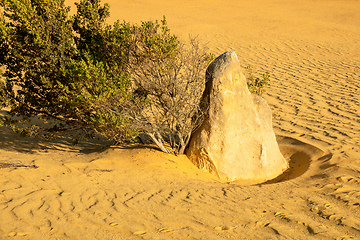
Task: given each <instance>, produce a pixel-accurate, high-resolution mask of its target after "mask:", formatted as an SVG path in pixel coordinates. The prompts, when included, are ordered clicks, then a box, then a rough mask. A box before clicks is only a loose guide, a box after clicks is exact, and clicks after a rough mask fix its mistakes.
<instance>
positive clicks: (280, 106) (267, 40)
mask: <svg viewBox="0 0 360 240" xmlns="http://www.w3.org/2000/svg"><path fill="white" fill-rule="evenodd" d="M108 2H109V3H110V6H111V13H112V15H111V19H110V21H109V22H113V21H115V20H116V19H125V20H127V21H131V22H136V23H139V22H140V21H141V20H149V19H152V20H155V19H161V18H162V16H163V15H166V17H167V20H168V23H169V26H170V28H171V29H172V31H173V32H174V33H175V34H177V35H179V36H180V37H181V38H183V39H186V38H187V37H188V35H189V34H191V35H199V38H200V39H201V41H202V42H203V43H207V45H208V47H209V48H210V50H211V51H212V52H213V53H214V54H215V55H219V54H221V53H223V52H225V51H227V50H234V51H236V53H237V55H238V56H239V60H240V62H241V64H242V65H243V66H244V67H245V66H246V65H248V64H251V65H252V67H253V69H254V72H259V73H263V72H264V71H269V72H270V74H271V76H272V78H271V82H270V86H269V87H268V89H267V92H266V93H265V94H264V97H265V99H266V100H267V101H268V103H269V105H270V106H271V109H272V111H273V124H274V128H275V131H276V133H277V135H278V142H279V144H280V148H281V151H282V153H283V154H284V156H285V157H286V158H287V159H288V160H289V161H290V166H291V168H290V169H289V171H287V172H286V173H285V174H284V175H282V176H280V177H279V178H278V179H274V180H272V181H269V182H268V183H265V184H260V185H255V186H254V185H246V184H244V183H237V182H234V183H231V184H229V183H226V182H220V181H219V180H217V179H216V178H215V177H214V176H212V175H210V174H208V173H203V172H201V171H199V170H198V169H196V168H195V167H194V166H193V165H192V164H191V163H189V161H188V160H187V158H186V157H185V156H180V157H175V156H172V155H167V154H164V153H162V152H160V151H158V150H156V149H154V148H153V147H152V146H136V145H134V146H122V147H104V146H106V144H107V143H106V142H99V141H98V142H88V143H83V144H81V145H79V146H72V145H71V144H69V143H68V142H67V141H66V139H65V140H61V139H60V140H58V141H54V142H44V141H41V140H39V139H31V138H21V137H19V136H18V135H16V134H14V133H12V132H11V131H10V130H8V129H5V128H1V129H0V167H1V168H0V239H359V238H360V218H359V216H360V208H359V206H360V157H359V155H360V147H359V145H360V137H359V136H360V135H359V133H360V97H359V95H360V90H359V88H360V75H359V73H360V55H359V53H360V25H359V23H360V4H359V1H356V0H345V1H336V0H319V1H310V0H309V1H308V0H300V1H287V2H286V1H279V0H276V1H270V0H266V1H259V0H252V1H234V2H231V3H224V2H220V1H214V0H210V1H204V0H200V1H189V0H182V1H161V0H147V1H145V0H143V1H140V0H139V1H124V0H117V1H114V0H111V1H108ZM67 3H68V4H72V1H67ZM23 163H27V164H23ZM8 164H12V165H14V164H19V165H18V167H16V168H15V167H11V166H9V165H8ZM22 164H23V167H21V165H22ZM35 166H36V167H35Z"/></svg>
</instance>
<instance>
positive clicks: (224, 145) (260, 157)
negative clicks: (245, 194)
mask: <svg viewBox="0 0 360 240" xmlns="http://www.w3.org/2000/svg"><path fill="white" fill-rule="evenodd" d="M206 78H207V84H206V88H205V91H204V94H203V98H202V109H203V111H205V112H206V113H207V114H206V116H205V120H204V122H203V123H202V125H201V126H200V127H199V128H198V129H197V130H196V131H195V132H194V134H193V136H192V139H191V140H190V144H189V148H188V150H187V153H186V154H187V156H188V157H189V159H190V160H191V161H192V162H193V163H194V164H195V165H196V166H198V167H199V168H200V169H203V170H206V171H209V172H213V173H215V174H217V175H218V176H219V177H220V178H222V179H226V180H229V181H233V180H245V181H251V182H254V183H260V182H265V181H267V180H269V179H273V178H275V177H277V176H278V175H280V174H281V173H283V171H285V170H286V169H287V168H288V163H287V161H286V160H285V159H284V157H283V156H282V154H281V152H280V150H279V147H278V144H277V142H276V137H275V133H274V131H273V128H272V119H271V118H272V116H271V110H270V108H269V106H268V104H267V103H266V101H265V100H264V99H263V98H261V97H259V96H256V95H252V94H251V93H250V92H249V90H248V88H247V84H246V78H245V76H244V75H243V74H242V72H241V69H240V63H239V60H238V58H237V55H236V53H235V52H226V53H224V54H222V55H221V56H219V57H218V58H217V59H215V61H214V62H213V63H212V64H211V65H210V66H209V68H208V69H207V76H206Z"/></svg>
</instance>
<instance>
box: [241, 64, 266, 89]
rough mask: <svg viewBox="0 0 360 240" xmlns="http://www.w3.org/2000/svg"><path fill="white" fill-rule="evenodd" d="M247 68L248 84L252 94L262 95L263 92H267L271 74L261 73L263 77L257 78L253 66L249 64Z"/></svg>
mask: <svg viewBox="0 0 360 240" xmlns="http://www.w3.org/2000/svg"><path fill="white" fill-rule="evenodd" d="M246 70H247V74H248V76H247V85H248V88H249V91H250V92H251V93H252V94H256V95H262V94H263V92H265V87H266V85H267V84H268V83H269V81H270V74H269V73H268V72H265V73H263V74H261V78H258V77H257V78H256V77H255V76H254V75H253V72H252V69H251V66H250V65H248V66H247V67H246Z"/></svg>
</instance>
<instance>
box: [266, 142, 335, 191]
mask: <svg viewBox="0 0 360 240" xmlns="http://www.w3.org/2000/svg"><path fill="white" fill-rule="evenodd" d="M276 138H277V141H278V144H279V148H280V151H281V153H282V154H283V156H284V157H285V159H287V160H288V163H289V168H288V169H287V170H286V171H285V172H284V173H282V174H281V175H280V176H278V177H276V178H274V179H271V180H269V181H267V182H265V183H263V184H272V183H279V182H284V181H288V180H292V179H295V178H297V177H300V176H301V175H303V174H304V173H306V172H307V171H308V170H309V168H310V165H311V164H312V162H314V161H328V160H330V159H331V158H332V154H331V153H328V154H325V152H324V151H323V150H321V149H319V148H317V147H315V146H314V145H311V144H308V143H305V142H302V141H300V140H298V139H295V138H291V137H285V136H277V137H276Z"/></svg>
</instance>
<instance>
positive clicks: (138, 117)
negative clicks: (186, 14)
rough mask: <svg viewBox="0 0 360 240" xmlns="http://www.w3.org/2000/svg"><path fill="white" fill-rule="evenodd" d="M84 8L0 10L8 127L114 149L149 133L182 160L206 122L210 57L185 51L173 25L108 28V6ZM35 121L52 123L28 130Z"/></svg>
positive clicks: (8, 1) (51, 5)
mask: <svg viewBox="0 0 360 240" xmlns="http://www.w3.org/2000/svg"><path fill="white" fill-rule="evenodd" d="M76 6H77V12H76V14H75V15H74V16H70V15H69V7H66V6H65V5H64V0H31V1H30V0H21V1H18V0H2V1H1V2H0V7H2V8H3V12H2V13H1V15H0V40H1V42H0V65H1V67H4V68H5V71H4V73H3V77H4V80H0V94H1V95H0V103H1V104H2V107H7V108H10V110H9V111H8V112H9V114H10V116H12V117H6V116H5V117H2V118H1V120H0V122H2V123H3V124H5V125H7V126H10V127H12V128H13V129H14V130H15V131H17V132H20V133H22V134H24V135H26V134H27V135H41V134H44V135H46V136H47V137H56V136H57V135H59V134H60V133H62V132H64V131H75V132H77V133H79V135H77V136H76V138H77V139H78V138H80V139H81V138H83V137H93V136H95V135H96V134H101V135H103V136H105V137H106V138H108V139H111V140H113V141H114V142H116V143H121V142H124V141H131V140H132V139H134V137H136V136H137V134H138V133H145V134H148V135H149V136H151V138H152V139H153V140H154V141H155V143H156V144H158V146H159V147H160V148H161V149H162V150H163V151H165V152H170V150H169V149H167V148H166V147H164V143H165V142H168V143H170V146H171V148H172V149H173V151H174V152H175V153H183V152H184V149H185V146H186V144H187V142H188V140H189V138H190V134H191V130H192V127H193V126H192V121H191V120H192V119H194V118H197V117H200V116H201V113H200V112H199V109H198V101H199V99H200V97H201V94H199V93H200V92H202V89H203V86H204V82H203V81H204V80H203V73H204V71H205V68H206V66H207V64H208V61H209V56H208V55H207V54H206V53H205V51H204V49H202V48H200V47H199V45H198V43H197V42H196V41H195V40H194V39H192V40H191V44H190V46H188V47H186V46H184V45H183V44H182V43H180V41H179V40H178V39H177V37H176V36H174V35H172V34H171V33H170V30H169V29H168V27H167V23H166V20H165V18H164V19H163V20H162V21H160V22H158V21H155V22H152V21H147V22H142V23H141V24H140V25H131V24H129V23H127V22H120V21H117V22H115V23H114V24H113V25H107V24H106V19H107V17H108V16H109V6H108V5H107V4H105V5H101V4H100V0H80V2H79V3H76ZM14 117H16V118H14ZM34 117H37V118H40V119H43V120H44V121H50V122H51V123H52V124H50V125H36V124H32V123H31V124H30V125H29V124H28V122H29V121H31V119H33V118H34Z"/></svg>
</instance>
